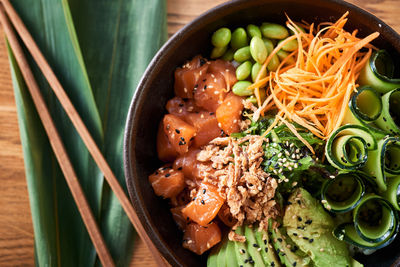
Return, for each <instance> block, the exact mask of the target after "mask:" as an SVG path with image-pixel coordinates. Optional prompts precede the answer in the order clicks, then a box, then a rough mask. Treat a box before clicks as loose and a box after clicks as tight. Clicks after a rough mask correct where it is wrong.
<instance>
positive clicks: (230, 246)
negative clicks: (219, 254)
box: [225, 240, 239, 267]
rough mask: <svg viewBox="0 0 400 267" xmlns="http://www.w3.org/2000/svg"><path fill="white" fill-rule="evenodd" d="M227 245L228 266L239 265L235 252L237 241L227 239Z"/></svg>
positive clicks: (226, 260)
mask: <svg viewBox="0 0 400 267" xmlns="http://www.w3.org/2000/svg"><path fill="white" fill-rule="evenodd" d="M226 243H227V247H226V251H225V262H226V266H227V267H231V266H232V267H237V266H239V264H238V262H237V260H236V254H235V242H233V241H229V240H227V242H226Z"/></svg>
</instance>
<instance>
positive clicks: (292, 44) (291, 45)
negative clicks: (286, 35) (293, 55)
mask: <svg viewBox="0 0 400 267" xmlns="http://www.w3.org/2000/svg"><path fill="white" fill-rule="evenodd" d="M285 40H286V39H285ZM285 40H281V41H279V43H278V44H280V43H281V42H284V41H285ZM298 47H299V42H298V41H297V39H293V40H290V41H289V42H287V43H286V44H284V45H283V46H282V50H285V51H287V52H293V51H294V50H296V49H297V48H298Z"/></svg>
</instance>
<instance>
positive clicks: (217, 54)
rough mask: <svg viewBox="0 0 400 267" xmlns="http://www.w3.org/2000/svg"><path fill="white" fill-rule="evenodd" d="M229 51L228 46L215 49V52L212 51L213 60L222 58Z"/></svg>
mask: <svg viewBox="0 0 400 267" xmlns="http://www.w3.org/2000/svg"><path fill="white" fill-rule="evenodd" d="M227 49H228V47H227V46H224V47H214V48H213V50H212V51H211V58H219V57H222V55H223V54H224V53H225V52H226V50H227Z"/></svg>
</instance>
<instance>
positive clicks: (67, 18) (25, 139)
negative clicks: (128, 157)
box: [9, 0, 166, 266]
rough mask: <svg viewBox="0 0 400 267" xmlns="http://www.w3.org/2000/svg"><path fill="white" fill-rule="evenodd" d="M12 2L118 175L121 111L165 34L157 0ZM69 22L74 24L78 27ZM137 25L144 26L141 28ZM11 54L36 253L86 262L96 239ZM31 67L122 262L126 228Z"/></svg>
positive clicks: (40, 260) (129, 240)
mask: <svg viewBox="0 0 400 267" xmlns="http://www.w3.org/2000/svg"><path fill="white" fill-rule="evenodd" d="M12 3H13V5H14V7H15V8H16V10H17V12H18V13H19V14H20V16H21V18H22V19H23V21H24V22H25V24H26V25H27V27H28V29H29V31H30V32H31V34H32V35H33V37H34V39H35V40H36V42H37V44H38V45H39V47H40V49H41V50H42V52H43V53H44V55H45V57H46V58H47V59H48V61H49V63H50V65H51V66H52V67H53V70H54V71H55V73H56V75H57V77H58V78H59V79H60V82H61V83H62V84H63V86H64V88H65V89H66V91H67V93H68V95H69V96H70V98H71V100H72V102H73V103H74V105H75V106H76V108H77V110H78V112H79V113H80V115H81V117H82V118H83V119H84V121H85V123H86V125H87V126H88V129H89V131H90V132H91V134H92V135H93V137H94V138H95V140H96V142H97V143H98V144H99V146H100V147H101V148H102V150H103V152H104V154H105V156H106V158H107V161H108V162H109V164H110V166H111V168H112V169H113V171H114V172H115V174H116V176H117V177H118V179H119V180H120V182H121V184H124V176H123V171H122V154H123V153H122V139H123V138H122V136H123V129H124V123H125V117H126V113H127V110H128V106H129V102H130V99H131V97H132V95H133V92H134V88H135V87H136V85H137V82H138V80H139V77H140V76H141V74H142V72H143V70H144V69H145V67H146V65H147V63H148V62H149V61H150V59H151V57H152V56H153V54H154V53H155V52H156V50H157V49H158V48H159V46H160V45H161V43H162V42H163V41H164V40H165V36H166V29H165V28H166V26H165V25H166V18H165V17H166V15H165V2H164V1H163V0H157V1H146V0H127V1H123V0H120V1H112V2H111V1H105V0H102V1H96V0H86V1H78V0H70V1H67V0H14V1H13V2H12ZM70 7H71V10H70ZM73 20H74V23H73ZM74 25H79V27H78V28H77V31H76V32H77V33H76V32H75V27H74ZM145 26H147V27H150V28H147V31H143V29H144V27H145ZM9 54H10V63H11V69H12V74H13V83H14V91H15V98H16V103H17V106H18V117H19V124H20V133H21V141H22V145H23V151H24V159H25V168H26V178H27V183H28V190H29V195H30V202H31V211H32V218H33V223H34V233H35V260H36V263H37V264H38V265H42V266H57V265H65V266H93V265H94V264H95V259H96V257H95V251H94V248H93V246H92V244H91V242H90V239H89V236H88V234H87V232H86V229H85V228H84V225H83V223H82V220H81V218H80V216H79V213H78V211H77V209H76V206H75V203H74V202H73V199H72V197H71V194H70V192H69V189H68V187H67V185H66V183H65V181H64V178H63V176H62V173H61V172H60V170H59V167H58V164H57V162H56V160H55V158H54V155H53V153H52V151H51V148H50V146H49V143H48V139H47V137H46V134H45V132H44V130H43V127H42V125H41V123H40V120H39V118H38V116H37V113H36V111H35V109H34V106H33V103H32V101H31V99H30V96H29V93H28V92H27V89H26V86H25V84H24V82H23V79H22V77H21V75H20V72H19V69H18V66H17V65H16V63H15V60H14V59H13V56H12V53H11V52H10V53H9ZM31 67H32V69H33V71H34V74H35V77H36V79H37V81H38V84H39V86H40V88H41V90H42V93H43V95H44V97H45V100H46V102H47V104H48V107H49V109H50V112H51V114H52V116H53V119H54V121H55V122H56V126H57V128H58V130H59V132H60V134H61V137H62V139H63V141H64V144H65V146H66V148H67V152H68V154H69V156H70V158H71V161H72V163H73V165H74V168H75V171H76V173H77V175H78V178H79V179H80V182H81V184H82V187H83V189H84V191H85V194H86V196H87V198H88V200H89V203H90V205H91V207H92V210H93V212H94V213H95V215H97V216H98V218H99V219H100V220H101V223H100V225H101V229H102V231H103V234H104V236H105V239H106V242H107V244H108V247H109V248H110V251H111V252H112V255H113V256H114V259H115V261H116V263H117V264H118V265H121V266H122V265H126V264H127V262H128V261H129V259H130V257H129V255H130V253H131V247H132V244H133V229H132V227H131V226H130V223H129V221H128V219H127V218H126V216H125V215H124V212H123V211H122V209H121V207H120V205H119V203H118V201H117V200H116V198H115V196H114V195H113V194H112V192H110V189H109V187H108V186H107V185H105V184H104V183H103V177H102V175H101V173H100V171H99V170H98V168H97V167H96V165H95V164H94V162H93V160H92V158H91V157H90V155H89V153H88V151H87V150H86V148H85V146H84V144H83V143H82V141H81V139H80V137H79V136H78V134H77V132H76V131H75V130H74V128H73V126H72V124H71V123H70V121H69V119H68V118H67V116H66V114H65V112H64V111H63V110H62V108H61V106H60V104H59V103H58V101H57V100H56V98H55V96H54V95H53V93H52V92H51V90H50V89H49V87H48V85H47V83H46V81H45V80H44V78H43V76H42V74H41V73H40V71H39V70H38V68H37V67H36V66H35V64H34V63H33V62H32V60H31Z"/></svg>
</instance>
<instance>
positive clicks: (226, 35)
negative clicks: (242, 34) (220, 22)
mask: <svg viewBox="0 0 400 267" xmlns="http://www.w3.org/2000/svg"><path fill="white" fill-rule="evenodd" d="M230 41H231V30H229V29H228V28H221V29H218V30H217V31H216V32H214V34H213V35H212V37H211V43H212V44H213V45H214V46H215V47H224V46H227V45H228V44H229V42H230Z"/></svg>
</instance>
